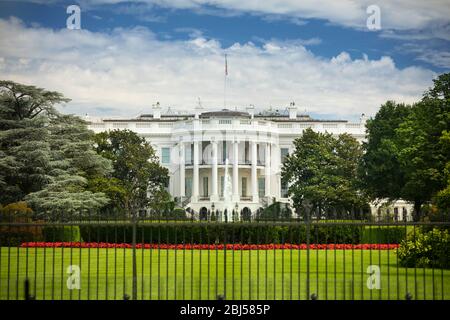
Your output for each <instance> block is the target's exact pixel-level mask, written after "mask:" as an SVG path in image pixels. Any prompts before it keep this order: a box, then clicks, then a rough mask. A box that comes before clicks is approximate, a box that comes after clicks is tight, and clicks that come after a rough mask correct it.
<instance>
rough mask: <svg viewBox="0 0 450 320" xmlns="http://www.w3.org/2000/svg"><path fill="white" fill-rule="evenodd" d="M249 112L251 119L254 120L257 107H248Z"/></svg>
mask: <svg viewBox="0 0 450 320" xmlns="http://www.w3.org/2000/svg"><path fill="white" fill-rule="evenodd" d="M247 112H248V114H249V115H250V117H251V118H252V119H253V117H254V116H255V106H254V105H252V104H251V105H249V106H248V107H247Z"/></svg>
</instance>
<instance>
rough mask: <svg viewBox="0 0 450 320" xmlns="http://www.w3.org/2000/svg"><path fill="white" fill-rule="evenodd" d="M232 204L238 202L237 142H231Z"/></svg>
mask: <svg viewBox="0 0 450 320" xmlns="http://www.w3.org/2000/svg"><path fill="white" fill-rule="evenodd" d="M232 180H233V196H232V201H233V202H239V142H238V141H233V179H232Z"/></svg>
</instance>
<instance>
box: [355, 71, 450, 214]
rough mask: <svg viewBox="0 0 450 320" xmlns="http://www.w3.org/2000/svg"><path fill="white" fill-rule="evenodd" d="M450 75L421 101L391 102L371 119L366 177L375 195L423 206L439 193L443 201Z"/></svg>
mask: <svg viewBox="0 0 450 320" xmlns="http://www.w3.org/2000/svg"><path fill="white" fill-rule="evenodd" d="M449 130H450V74H443V75H441V76H439V77H438V78H437V79H435V80H434V85H433V87H432V88H430V89H429V90H428V91H426V92H425V94H424V96H423V98H422V99H421V101H419V102H418V103H416V104H414V105H412V106H410V107H408V106H405V105H403V104H396V103H394V102H388V103H386V104H385V105H383V106H382V107H381V109H380V110H379V112H378V113H377V115H376V116H375V118H374V119H373V120H370V121H369V122H368V123H367V143H365V144H364V150H365V155H364V157H363V161H362V163H361V171H360V173H361V178H362V181H363V184H364V187H365V189H366V190H367V191H368V192H369V194H370V195H371V197H372V198H373V199H375V198H389V199H398V198H403V199H405V200H408V201H412V202H414V207H415V219H416V220H418V219H420V217H421V207H422V205H423V204H424V203H429V202H430V201H431V200H432V199H433V198H434V197H435V196H436V194H437V193H438V196H437V197H436V199H438V201H439V203H440V204H441V205H444V204H445V203H447V201H446V200H445V198H446V195H447V192H448V191H446V187H447V186H448V175H447V174H446V173H445V172H446V169H445V168H446V167H447V166H448V163H449V159H450V148H449V147H448V142H449V139H448V137H447V135H448V132H449Z"/></svg>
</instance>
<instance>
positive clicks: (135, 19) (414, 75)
mask: <svg viewBox="0 0 450 320" xmlns="http://www.w3.org/2000/svg"><path fill="white" fill-rule="evenodd" d="M70 4H78V5H79V7H80V8H81V29H80V30H70V29H67V27H66V20H67V18H68V17H69V14H67V13H66V9H67V7H68V5H70ZM370 5H376V6H378V7H379V8H380V17H381V20H380V26H381V29H379V30H369V28H368V27H367V19H368V17H369V16H370V15H371V12H369V13H368V12H367V8H368V7H369V6H370ZM225 54H227V56H228V77H227V84H226V86H227V89H226V92H227V94H226V107H228V108H233V109H234V108H235V107H237V108H245V107H246V106H248V105H250V104H253V105H255V106H256V107H257V108H260V109H264V108H268V107H273V108H280V109H283V108H285V107H286V106H287V105H289V102H291V101H295V102H296V104H297V106H299V107H300V109H301V111H305V110H306V112H307V113H309V114H312V115H314V116H315V117H317V118H339V119H349V120H352V119H357V118H358V117H359V115H360V114H361V113H366V114H368V115H373V114H374V113H375V112H376V111H377V109H378V108H379V106H380V104H381V103H383V102H385V101H386V100H396V101H403V102H407V103H411V102H414V101H416V100H418V99H420V97H421V95H422V93H423V91H424V90H425V89H426V88H428V87H429V86H430V85H431V84H432V79H433V78H434V77H436V76H437V75H439V74H441V73H444V72H449V71H450V5H449V1H448V0H445V1H444V0H443V1H440V0H430V1H422V0H379V1H377V0H371V1H356V0H342V1H324V0H319V1H317V0H267V1H258V0H245V1H244V0H227V1H225V0H172V1H169V0H147V1H121V0H96V1H94V0H84V1H73V0H72V1H70V2H67V1H56V0H55V1H51V0H50V1H44V0H29V1H24V0H22V1H2V2H0V78H1V79H11V80H14V81H18V82H22V83H26V84H33V85H37V86H40V87H45V88H47V89H51V90H57V91H60V92H62V93H64V94H65V95H66V96H67V97H69V98H71V99H72V101H71V102H70V103H69V104H67V105H66V106H64V107H63V108H62V110H64V111H65V112H67V113H75V114H79V115H83V114H86V113H88V114H90V115H97V116H133V117H134V116H136V115H138V114H140V113H144V112H145V113H149V112H151V106H152V104H154V103H156V102H157V101H159V102H160V104H161V105H162V106H163V107H164V108H168V107H171V109H172V110H179V111H189V110H191V109H192V108H194V106H195V105H196V104H197V102H198V100H199V99H200V100H201V103H202V105H203V107H204V108H207V109H211V108H213V109H217V108H223V107H224V55H225Z"/></svg>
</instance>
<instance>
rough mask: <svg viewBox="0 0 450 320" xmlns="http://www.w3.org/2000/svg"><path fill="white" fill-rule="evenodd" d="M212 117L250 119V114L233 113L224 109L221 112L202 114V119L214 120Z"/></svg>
mask: <svg viewBox="0 0 450 320" xmlns="http://www.w3.org/2000/svg"><path fill="white" fill-rule="evenodd" d="M212 117H227V118H229V117H244V118H250V114H249V113H248V112H242V111H233V110H228V109H222V110H220V111H209V112H202V113H201V114H200V118H212Z"/></svg>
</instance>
